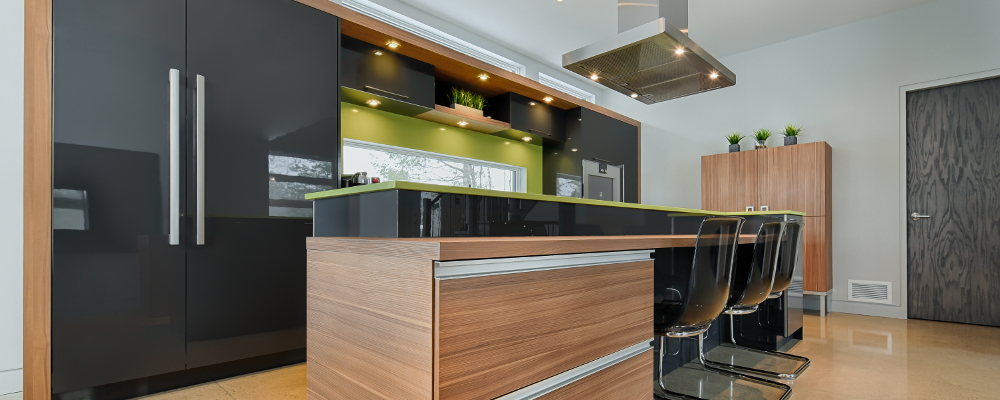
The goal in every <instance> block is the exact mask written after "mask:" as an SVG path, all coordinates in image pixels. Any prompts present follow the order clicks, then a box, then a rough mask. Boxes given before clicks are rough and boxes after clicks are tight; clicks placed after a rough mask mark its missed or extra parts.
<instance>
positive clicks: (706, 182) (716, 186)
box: [701, 151, 775, 212]
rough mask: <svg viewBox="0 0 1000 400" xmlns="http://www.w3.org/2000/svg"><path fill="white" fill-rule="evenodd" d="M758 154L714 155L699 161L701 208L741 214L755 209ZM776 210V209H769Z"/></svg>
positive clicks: (744, 152)
mask: <svg viewBox="0 0 1000 400" xmlns="http://www.w3.org/2000/svg"><path fill="white" fill-rule="evenodd" d="M757 192H758V173H757V152H755V151H741V152H738V153H726V154H714V155H709V156H704V157H702V158H701V208H702V209H705V210H713V211H725V212H743V211H746V208H747V206H753V207H754V210H758V208H757V206H758V204H757V203H758V201H757V197H758V194H757ZM772 209H775V208H772Z"/></svg>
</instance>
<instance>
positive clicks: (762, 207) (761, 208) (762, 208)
mask: <svg viewBox="0 0 1000 400" xmlns="http://www.w3.org/2000/svg"><path fill="white" fill-rule="evenodd" d="M760 210H761V211H771V207H770V206H760Z"/></svg>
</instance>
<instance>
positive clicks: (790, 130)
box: [781, 124, 802, 146]
mask: <svg viewBox="0 0 1000 400" xmlns="http://www.w3.org/2000/svg"><path fill="white" fill-rule="evenodd" d="M781 134H782V135H784V136H785V146H791V145H793V144H796V143H798V142H799V136H800V135H802V127H801V126H795V125H791V124H789V125H785V130H784V131H783V132H781Z"/></svg>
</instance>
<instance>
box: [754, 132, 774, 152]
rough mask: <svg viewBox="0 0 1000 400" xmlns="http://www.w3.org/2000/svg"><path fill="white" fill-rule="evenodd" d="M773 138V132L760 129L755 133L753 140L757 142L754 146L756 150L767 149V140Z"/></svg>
mask: <svg viewBox="0 0 1000 400" xmlns="http://www.w3.org/2000/svg"><path fill="white" fill-rule="evenodd" d="M770 137H771V130H770V129H767V128H760V129H758V130H756V131H754V133H753V140H756V141H757V144H756V145H754V148H755V149H766V148H767V139H768V138H770Z"/></svg>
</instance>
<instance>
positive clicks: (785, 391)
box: [656, 332, 792, 400]
mask: <svg viewBox="0 0 1000 400" xmlns="http://www.w3.org/2000/svg"><path fill="white" fill-rule="evenodd" d="M704 335H705V333H704V332H701V333H699V334H698V362H699V363H700V364H701V366H702V368H703V369H704V370H705V372H710V373H714V374H718V375H724V376H728V377H730V378H734V379H744V380H748V381H751V382H754V383H757V384H760V385H764V386H768V387H772V388H775V389H779V390H781V391H782V395H781V397H780V398H779V399H778V400H787V399H788V398H789V397H791V395H792V387H791V386H788V385H785V384H783V383H778V382H772V381H769V380H766V379H761V378H757V377H754V376H750V375H744V374H741V373H738V372H733V371H728V370H724V369H719V368H713V367H712V366H710V365H709V363H711V362H710V361H707V360H706V359H705V336H704ZM666 347H667V337H666V336H660V353H659V357H658V359H657V362H658V363H659V366H660V371H659V372H660V374H659V377H657V380H656V382H657V384H658V385H659V387H660V390H662V391H663V393H664V394H665V395H666V397H667V398H669V399H680V400H706V399H703V398H701V397H696V396H690V395H686V394H683V393H678V392H674V391H671V390H670V389H667V386H666V383H665V382H664V381H663V377H664V375H665V374H664V373H663V369H662V368H663V361H664V359H665V357H666Z"/></svg>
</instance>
